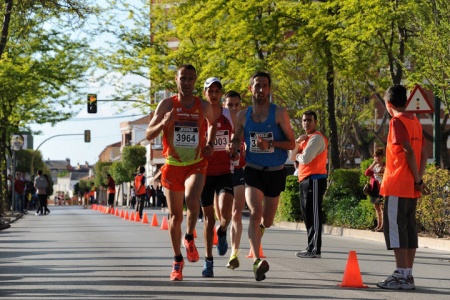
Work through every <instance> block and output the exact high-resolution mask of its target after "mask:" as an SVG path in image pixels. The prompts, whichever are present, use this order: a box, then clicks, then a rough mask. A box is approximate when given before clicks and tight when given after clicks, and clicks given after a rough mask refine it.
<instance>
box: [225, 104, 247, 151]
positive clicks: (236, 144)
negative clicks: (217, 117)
mask: <svg viewBox="0 0 450 300" xmlns="http://www.w3.org/2000/svg"><path fill="white" fill-rule="evenodd" d="M246 115H247V109H244V110H241V111H240V112H238V113H237V114H236V119H235V122H234V134H233V137H232V138H231V143H230V145H229V146H228V149H229V152H230V154H231V155H233V156H234V155H236V150H237V149H241V143H242V138H243V136H244V124H245V118H246Z"/></svg>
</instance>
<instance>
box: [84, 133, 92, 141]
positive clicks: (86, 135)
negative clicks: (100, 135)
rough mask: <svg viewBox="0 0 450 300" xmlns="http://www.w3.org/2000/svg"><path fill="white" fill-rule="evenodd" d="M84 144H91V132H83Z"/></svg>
mask: <svg viewBox="0 0 450 300" xmlns="http://www.w3.org/2000/svg"><path fill="white" fill-rule="evenodd" d="M84 142H85V143H90V142H91V131H90V130H85V131H84Z"/></svg>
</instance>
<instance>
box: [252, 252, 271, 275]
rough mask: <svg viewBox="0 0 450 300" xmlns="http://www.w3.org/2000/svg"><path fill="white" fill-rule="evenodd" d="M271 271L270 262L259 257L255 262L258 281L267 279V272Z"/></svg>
mask: <svg viewBox="0 0 450 300" xmlns="http://www.w3.org/2000/svg"><path fill="white" fill-rule="evenodd" d="M267 271H269V263H268V262H267V261H265V260H261V259H259V258H258V259H257V260H255V262H254V263H253V273H254V274H255V279H256V281H261V280H264V279H266V273H267Z"/></svg>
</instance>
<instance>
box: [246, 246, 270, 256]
mask: <svg viewBox="0 0 450 300" xmlns="http://www.w3.org/2000/svg"><path fill="white" fill-rule="evenodd" d="M245 257H247V258H253V252H252V249H251V248H250V250H249V251H248V255H246V256H245ZM259 258H266V256H265V255H264V252H263V249H262V244H260V245H259Z"/></svg>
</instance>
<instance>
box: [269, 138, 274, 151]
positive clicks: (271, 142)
mask: <svg viewBox="0 0 450 300" xmlns="http://www.w3.org/2000/svg"><path fill="white" fill-rule="evenodd" d="M271 148H273V141H272V140H270V141H269V149H271Z"/></svg>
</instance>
